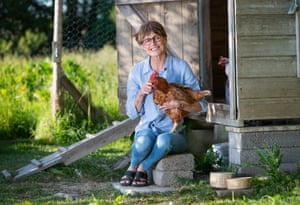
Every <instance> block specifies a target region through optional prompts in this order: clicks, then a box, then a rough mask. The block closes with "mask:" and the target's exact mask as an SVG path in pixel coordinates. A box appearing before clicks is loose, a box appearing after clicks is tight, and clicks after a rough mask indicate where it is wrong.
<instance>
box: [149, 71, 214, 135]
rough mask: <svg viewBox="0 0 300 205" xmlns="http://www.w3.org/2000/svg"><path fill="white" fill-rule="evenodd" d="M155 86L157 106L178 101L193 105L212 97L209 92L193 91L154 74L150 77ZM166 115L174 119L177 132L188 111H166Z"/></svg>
mask: <svg viewBox="0 0 300 205" xmlns="http://www.w3.org/2000/svg"><path fill="white" fill-rule="evenodd" d="M150 81H151V83H152V86H153V101H154V103H155V104H157V105H159V106H162V105H163V104H164V103H166V102H170V101H172V100H176V101H178V102H179V103H180V104H182V105H184V106H185V105H191V104H194V103H195V102H198V101H200V100H202V99H203V98H204V97H205V96H207V95H210V94H211V92H210V91H209V90H203V91H199V90H192V89H191V88H190V87H189V86H186V85H182V84H178V83H168V82H167V81H166V79H164V78H162V77H159V76H158V75H157V74H153V75H151V77H150ZM165 112H166V114H167V115H168V116H169V117H170V118H171V119H172V122H173V124H174V127H173V129H172V132H176V127H177V125H178V123H179V122H180V121H181V119H182V118H183V117H184V116H185V115H187V114H188V112H187V111H185V110H181V109H178V108H176V109H169V110H166V111H165Z"/></svg>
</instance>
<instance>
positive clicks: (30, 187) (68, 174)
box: [0, 136, 300, 205]
mask: <svg viewBox="0 0 300 205" xmlns="http://www.w3.org/2000/svg"><path fill="white" fill-rule="evenodd" d="M0 143H1V149H0V159H1V166H0V169H1V170H3V169H6V170H8V171H9V172H11V173H14V172H15V171H16V170H17V169H18V168H21V167H23V166H25V165H27V164H28V163H29V162H30V160H32V159H40V158H41V157H43V156H46V155H49V154H51V153H53V152H55V151H56V150H57V146H55V145H45V144H39V143H37V142H36V141H31V140H22V141H14V142H12V141H1V142H0ZM130 144H131V140H130V137H129V136H126V137H124V138H121V139H119V140H117V141H114V142H113V143H111V144H109V145H107V146H105V147H103V148H101V149H99V150H97V151H95V152H93V153H91V154H89V155H87V156H85V157H83V158H81V159H79V160H77V161H75V162H74V163H72V164H70V165H68V166H66V165H64V164H58V165H55V166H53V167H50V168H48V169H46V170H43V171H41V172H39V173H36V174H33V175H30V176H26V177H22V178H20V179H18V180H16V181H11V180H6V179H5V178H4V177H1V178H0V204H4V205H6V204H7V205H8V204H9V205H11V204H28V205H29V204H36V205H37V204H102V205H106V204H128V205H129V204H166V205H168V204H172V205H184V204H194V205H196V204H287V205H288V204H289V205H290V204H295V205H296V204H300V185H299V184H298V185H297V186H296V187H295V188H293V189H291V190H289V192H286V193H281V194H274V195H271V194H272V192H270V195H264V196H261V197H258V196H255V195H251V194H250V195H249V196H243V195H235V198H232V195H231V194H229V195H228V196H225V197H217V196H216V194H215V190H214V189H212V188H210V187H209V186H208V181H207V180H203V178H202V179H200V178H195V180H192V181H190V180H187V179H181V180H180V182H179V186H178V190H177V191H175V192H168V193H151V194H149V193H148V194H135V195H126V194H125V195H123V194H121V193H120V192H119V191H118V190H116V189H114V188H113V186H112V182H117V181H118V180H119V178H120V176H121V175H122V173H123V172H124V170H125V168H126V167H125V168H124V169H121V170H114V169H113V167H114V165H115V163H116V162H117V161H118V160H120V159H121V157H122V156H123V155H124V154H125V153H127V151H128V150H129V149H130ZM204 178H205V177H204ZM206 178H207V177H206ZM298 183H299V179H298Z"/></svg>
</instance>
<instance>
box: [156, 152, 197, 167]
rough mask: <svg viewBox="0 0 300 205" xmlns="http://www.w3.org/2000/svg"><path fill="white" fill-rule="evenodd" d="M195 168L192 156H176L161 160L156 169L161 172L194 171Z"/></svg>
mask: <svg viewBox="0 0 300 205" xmlns="http://www.w3.org/2000/svg"><path fill="white" fill-rule="evenodd" d="M194 166H195V163H194V156H193V155H192V154H176V155H168V156H167V157H165V158H163V159H161V160H160V161H159V162H158V163H157V165H156V166H155V169H156V170H160V171H178V170H179V171H190V170H193V169H194Z"/></svg>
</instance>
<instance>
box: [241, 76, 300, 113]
mask: <svg viewBox="0 0 300 205" xmlns="http://www.w3.org/2000/svg"><path fill="white" fill-rule="evenodd" d="M238 89H239V97H240V99H259V98H261V99H264V98H280V99H288V98H293V97H300V81H299V79H297V78H247V79H239V83H238ZM298 106H299V105H298ZM299 108H300V106H299Z"/></svg>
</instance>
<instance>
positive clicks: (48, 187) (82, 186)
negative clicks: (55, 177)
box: [39, 181, 111, 195]
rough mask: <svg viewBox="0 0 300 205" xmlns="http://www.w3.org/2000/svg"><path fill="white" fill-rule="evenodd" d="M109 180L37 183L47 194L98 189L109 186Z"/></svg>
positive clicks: (78, 192)
mask: <svg viewBox="0 0 300 205" xmlns="http://www.w3.org/2000/svg"><path fill="white" fill-rule="evenodd" d="M110 184H111V182H93V181H89V182H81V183H79V182H78V183H74V182H55V183H52V182H50V183H39V185H40V186H41V189H42V190H43V191H45V192H46V193H48V194H51V195H52V194H53V195H54V194H57V193H64V194H81V193H85V192H87V191H90V190H100V189H104V188H105V187H107V186H109V185H110Z"/></svg>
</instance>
